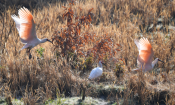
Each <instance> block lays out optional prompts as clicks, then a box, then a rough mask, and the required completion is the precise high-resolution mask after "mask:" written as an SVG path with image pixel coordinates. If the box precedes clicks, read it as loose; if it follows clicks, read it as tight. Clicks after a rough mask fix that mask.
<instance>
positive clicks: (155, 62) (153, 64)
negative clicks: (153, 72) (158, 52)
mask: <svg viewBox="0 0 175 105" xmlns="http://www.w3.org/2000/svg"><path fill="white" fill-rule="evenodd" d="M157 62H158V58H156V59H155V60H154V61H152V68H153V67H154V66H155V64H157Z"/></svg>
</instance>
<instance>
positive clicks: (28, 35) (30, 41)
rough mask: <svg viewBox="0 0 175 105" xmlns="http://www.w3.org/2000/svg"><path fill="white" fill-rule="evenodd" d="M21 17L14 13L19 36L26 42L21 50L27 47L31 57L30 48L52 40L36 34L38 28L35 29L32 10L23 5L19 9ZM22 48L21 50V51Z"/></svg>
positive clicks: (13, 16)
mask: <svg viewBox="0 0 175 105" xmlns="http://www.w3.org/2000/svg"><path fill="white" fill-rule="evenodd" d="M18 14H19V17H17V16H16V15H12V16H11V17H12V19H13V20H14V21H15V23H16V28H17V30H18V32H19V36H20V39H21V42H22V43H23V44H25V45H24V46H23V47H22V48H21V50H23V49H27V53H29V59H30V58H31V54H30V50H31V49H32V48H33V47H35V46H37V45H38V44H40V43H44V42H46V41H49V42H51V41H50V40H48V39H47V38H45V39H39V38H37V36H36V30H35V22H34V20H33V16H32V14H31V13H30V11H29V10H28V9H27V8H25V7H23V8H21V9H19V10H18ZM21 50H20V51H21Z"/></svg>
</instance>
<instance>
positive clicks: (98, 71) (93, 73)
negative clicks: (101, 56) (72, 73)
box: [88, 61, 104, 79]
mask: <svg viewBox="0 0 175 105" xmlns="http://www.w3.org/2000/svg"><path fill="white" fill-rule="evenodd" d="M102 64H104V63H103V62H102V61H99V63H98V66H99V67H96V68H94V69H93V70H92V71H91V73H90V75H89V77H88V79H95V78H97V77H99V76H101V75H102V73H103V65H102Z"/></svg>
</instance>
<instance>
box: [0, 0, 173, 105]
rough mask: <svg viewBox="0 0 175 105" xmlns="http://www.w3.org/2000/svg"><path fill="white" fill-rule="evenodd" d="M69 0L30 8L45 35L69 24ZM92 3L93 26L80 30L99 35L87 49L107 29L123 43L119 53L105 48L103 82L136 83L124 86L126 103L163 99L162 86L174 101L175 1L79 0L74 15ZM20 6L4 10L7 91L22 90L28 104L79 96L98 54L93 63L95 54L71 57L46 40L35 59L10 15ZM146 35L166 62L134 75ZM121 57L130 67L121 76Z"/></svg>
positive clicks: (1, 62) (0, 20)
mask: <svg viewBox="0 0 175 105" xmlns="http://www.w3.org/2000/svg"><path fill="white" fill-rule="evenodd" d="M63 5H64V6H65V7H69V3H68V2H67V3H64V4H63V3H56V4H50V5H49V6H46V7H44V6H43V8H42V9H35V8H31V9H30V10H31V11H32V14H33V16H34V20H35V23H36V29H37V31H36V33H37V36H38V37H39V38H44V37H46V38H49V39H51V38H52V35H53V34H54V33H55V31H56V30H57V31H60V32H61V30H62V29H65V28H66V27H65V26H66V24H67V21H66V19H64V18H63V16H62V15H63V14H64V13H65V11H64V8H63V7H62V6H63ZM80 8H81V9H80ZM91 8H93V10H92V13H93V14H94V15H93V16H92V22H91V24H92V25H89V28H88V29H86V28H83V29H82V30H81V33H80V35H82V34H83V33H85V32H88V33H89V34H90V35H94V36H93V37H94V40H93V41H92V42H91V41H89V42H88V43H87V44H86V45H85V46H84V48H83V50H84V51H87V50H88V49H92V48H93V47H94V46H96V45H97V44H98V43H94V42H97V41H99V43H100V41H102V40H103V39H104V38H105V37H106V35H107V37H108V38H110V39H111V40H112V42H111V43H112V44H113V45H117V44H118V46H116V47H115V48H116V49H118V51H117V54H116V55H112V56H105V55H106V53H104V56H103V58H101V59H103V60H104V61H105V62H107V67H105V68H104V72H106V74H104V75H103V76H104V78H105V79H103V78H101V81H100V82H101V83H103V81H105V82H109V83H114V81H115V83H114V84H117V85H119V84H121V82H122V85H125V86H127V87H128V86H129V87H130V88H127V89H126V92H124V96H123V97H125V103H124V104H128V103H129V99H136V100H139V103H140V104H149V103H154V104H158V103H157V102H161V101H160V99H158V98H157V97H159V95H160V94H158V92H157V91H158V90H161V91H167V92H168V97H167V98H166V99H167V100H165V99H163V101H165V102H164V103H166V104H172V105H173V104H174V103H175V102H174V98H175V95H174V94H175V93H174V90H175V84H174V82H175V81H174V80H175V76H174V75H175V72H174V64H175V47H174V46H175V35H174V30H173V28H170V27H169V26H172V27H174V18H175V17H174V16H175V1H174V0H117V1H113V0H107V1H106V0H88V1H82V0H77V1H76V2H75V5H73V6H72V10H73V11H74V18H75V17H77V16H84V15H86V14H87V13H88V10H90V9H91ZM17 11H18V9H17V8H15V7H13V8H8V9H6V10H5V11H3V12H2V13H1V16H0V39H1V42H0V92H1V95H3V96H5V97H9V96H10V97H13V98H18V97H19V96H22V98H23V100H24V102H25V103H28V104H34V103H36V102H45V100H47V99H49V98H55V97H58V96H60V95H61V94H64V95H65V96H79V95H80V90H79V89H80V87H81V86H80V84H81V83H84V82H85V79H87V77H88V74H89V72H90V70H91V69H89V68H88V67H87V66H92V67H95V65H96V63H97V62H98V58H97V57H94V59H91V62H90V63H87V62H88V61H87V59H89V57H90V56H91V55H89V56H86V57H78V58H76V60H74V59H73V57H74V56H71V54H70V56H69V59H67V57H68V56H64V57H63V56H62V55H61V54H60V53H59V52H60V50H59V49H57V50H54V46H53V45H52V44H50V43H44V44H41V45H38V46H37V47H35V48H33V49H32V51H31V52H32V55H33V59H32V60H29V59H28V56H27V54H26V53H25V50H24V51H22V52H21V53H18V51H19V50H20V49H21V48H22V43H21V42H20V39H19V35H18V32H17V30H16V28H15V24H14V21H13V20H12V18H11V17H10V16H11V15H12V14H14V13H17ZM160 18H161V19H162V21H161V23H162V24H163V28H162V29H159V28H156V26H157V25H158V24H159V22H158V19H160ZM140 37H146V38H148V39H149V41H150V42H151V44H152V47H153V51H154V58H156V57H158V58H160V59H161V60H163V61H164V62H165V64H162V63H158V64H157V66H156V67H155V68H154V70H152V72H150V73H146V74H140V73H138V74H137V75H134V74H130V73H129V72H128V68H130V69H132V68H135V67H136V59H137V55H138V51H137V47H136V45H135V44H134V41H133V39H135V38H140ZM40 47H42V48H44V49H45V51H44V52H43V56H42V57H41V56H40V55H39V54H38V53H37V52H36V50H37V49H40ZM108 47H111V46H110V45H109V46H108ZM119 50H120V51H119ZM73 55H75V54H74V53H73ZM77 59H78V60H77ZM121 62H122V63H121ZM118 63H120V64H121V65H122V67H123V68H124V71H125V73H124V76H122V77H121V78H120V79H118V78H117V77H116V76H115V75H113V74H115V73H114V72H115V71H116V64H118ZM87 64H88V65H87ZM89 64H90V65H89ZM159 68H160V69H159ZM122 73H123V72H122ZM162 73H164V74H162ZM154 81H155V82H154ZM88 82H89V81H88ZM91 90H93V89H89V90H87V92H86V94H87V95H91V93H90V92H91ZM58 94H59V95H58ZM156 94H157V95H156ZM91 96H95V95H91ZM96 96H98V95H96ZM156 98H157V99H156ZM115 101H117V99H116V100H115Z"/></svg>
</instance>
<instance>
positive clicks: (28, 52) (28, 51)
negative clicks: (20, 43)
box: [26, 48, 32, 59]
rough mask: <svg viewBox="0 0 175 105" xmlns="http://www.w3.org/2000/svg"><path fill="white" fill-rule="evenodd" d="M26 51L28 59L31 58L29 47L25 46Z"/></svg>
mask: <svg viewBox="0 0 175 105" xmlns="http://www.w3.org/2000/svg"><path fill="white" fill-rule="evenodd" d="M26 53H27V54H28V55H29V59H31V58H32V55H31V53H30V48H27V51H26Z"/></svg>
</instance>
